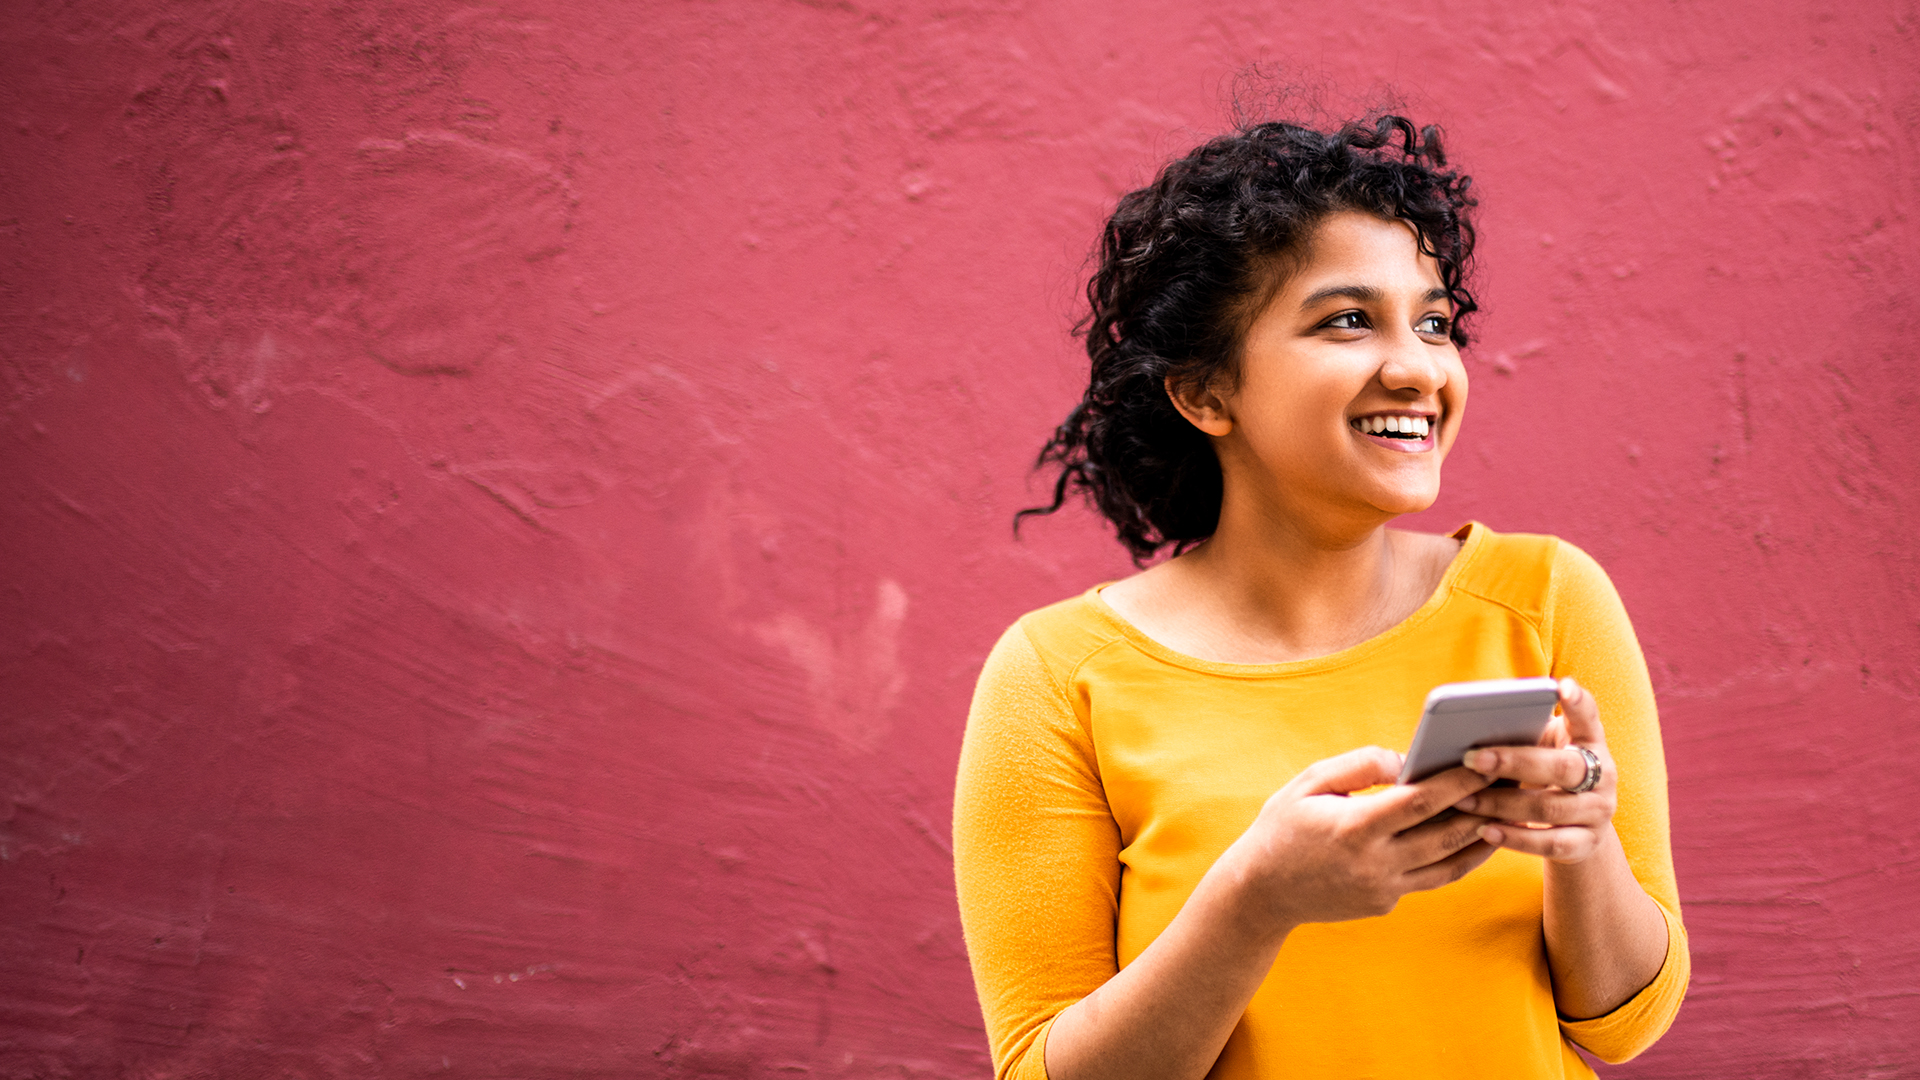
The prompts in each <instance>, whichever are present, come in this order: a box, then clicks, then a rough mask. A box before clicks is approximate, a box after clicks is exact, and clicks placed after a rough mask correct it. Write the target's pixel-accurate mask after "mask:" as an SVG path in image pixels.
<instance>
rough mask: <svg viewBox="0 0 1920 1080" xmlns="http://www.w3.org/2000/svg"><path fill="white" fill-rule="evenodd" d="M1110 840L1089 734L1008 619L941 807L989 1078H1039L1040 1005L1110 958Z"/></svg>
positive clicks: (1116, 835) (1116, 833) (1046, 1009)
mask: <svg viewBox="0 0 1920 1080" xmlns="http://www.w3.org/2000/svg"><path fill="white" fill-rule="evenodd" d="M1119 852H1120V830H1119V827H1118V826H1117V825H1115V824H1114V820H1113V815H1112V814H1111V813H1110V812H1109V810H1108V808H1107V801H1106V795H1105V792H1104V791H1103V790H1102V788H1101V786H1100V777H1099V775H1098V767H1097V766H1096V765H1095V759H1094V752H1093V743H1092V740H1091V739H1090V738H1089V736H1088V734H1087V731H1086V729H1085V728H1084V727H1083V726H1082V724H1081V721H1080V719H1079V717H1078V716H1077V715H1076V714H1075V712H1074V709H1073V707H1072V705H1071V703H1070V702H1069V699H1068V698H1067V695H1066V693H1065V692H1064V691H1063V690H1062V689H1061V687H1060V686H1059V685H1058V684H1057V683H1056V682H1055V681H1054V678H1053V676H1052V675H1051V674H1049V673H1048V671H1047V668H1046V666H1045V665H1044V664H1043V663H1042V662H1041V659H1040V655H1039V653H1038V651H1037V650H1035V648H1034V646H1033V642H1032V641H1031V640H1029V638H1028V637H1027V635H1026V632H1025V631H1024V630H1023V629H1022V628H1021V626H1020V625H1018V624H1015V625H1014V627H1013V628H1012V629H1010V630H1008V631H1007V632H1006V634H1005V635H1004V636H1002V637H1001V639H1000V642H999V644H997V645H995V646H994V649H993V652H992V654H991V655H990V656H988V658H987V663H986V667H985V669H984V670H983V671H982V672H981V675H980V682H979V685H978V687H977V689H976V690H975V691H974V697H973V707H972V709H971V710H970V711H969V712H968V715H967V733H966V738H965V740H964V742H963V743H962V744H961V750H960V771H959V779H958V782H957V784H956V787H955V792H954V806H953V857H954V870H955V875H954V876H955V882H956V885H957V888H958V892H959V900H960V921H961V925H962V927H963V928H964V929H965V931H966V938H967V956H968V957H969V958H970V959H971V960H972V963H973V977H974V985H975V986H976V987H977V988H978V990H979V993H980V1009H981V1013H982V1014H983V1016H984V1018H985V1020H986V1025H987V1038H988V1042H989V1043H990V1045H991V1047H992V1050H993V1063H994V1075H995V1077H997V1078H1010V1077H1019V1078H1022V1080H1044V1077H1045V1076H1046V1075H1047V1071H1046V1044H1047V1029H1048V1028H1049V1027H1050V1026H1051V1025H1052V1023H1053V1018H1054V1017H1055V1016H1057V1015H1059V1013H1060V1012H1061V1010H1063V1009H1065V1008H1066V1007H1067V1006H1069V1005H1072V1004H1073V1003H1074V1002H1076V1001H1079V1000H1080V999H1081V998H1083V997H1085V996H1087V995H1088V994H1090V993H1092V992H1093V991H1095V990H1097V989H1099V988H1100V986H1101V985H1103V984H1104V983H1105V982H1106V981H1107V980H1108V979H1110V978H1112V977H1113V975H1114V973H1115V972H1116V971H1117V970H1118V962H1117V960H1116V959H1115V953H1114V919H1115V915H1116V912H1117V911H1118V904H1119V892H1120V861H1119ZM1036 943H1039V944H1040V946H1041V947H1039V948H1036V947H1035V945H1036Z"/></svg>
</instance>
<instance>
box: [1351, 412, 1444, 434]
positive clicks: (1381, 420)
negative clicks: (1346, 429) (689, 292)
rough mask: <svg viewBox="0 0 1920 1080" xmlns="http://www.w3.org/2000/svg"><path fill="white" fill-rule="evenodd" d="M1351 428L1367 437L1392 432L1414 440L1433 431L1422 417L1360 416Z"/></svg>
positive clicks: (1429, 423) (1431, 426)
mask: <svg viewBox="0 0 1920 1080" xmlns="http://www.w3.org/2000/svg"><path fill="white" fill-rule="evenodd" d="M1353 427H1354V430H1356V431H1362V432H1365V433H1367V434H1369V435H1379V434H1382V433H1385V432H1389V431H1392V432H1397V433H1399V434H1402V435H1410V436H1412V437H1413V438H1415V439H1424V438H1426V437H1427V433H1428V432H1430V431H1432V430H1433V424H1432V422H1431V421H1429V420H1428V419H1427V418H1426V417H1424V416H1362V417H1359V418H1358V419H1356V420H1354V421H1353Z"/></svg>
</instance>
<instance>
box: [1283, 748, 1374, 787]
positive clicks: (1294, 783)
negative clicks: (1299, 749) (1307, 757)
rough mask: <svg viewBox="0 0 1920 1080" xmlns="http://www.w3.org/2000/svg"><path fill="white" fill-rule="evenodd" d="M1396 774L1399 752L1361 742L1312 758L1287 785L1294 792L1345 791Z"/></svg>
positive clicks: (1371, 784) (1372, 783) (1367, 785)
mask: <svg viewBox="0 0 1920 1080" xmlns="http://www.w3.org/2000/svg"><path fill="white" fill-rule="evenodd" d="M1399 775H1400V755H1399V754H1396V753H1394V752H1393V751H1391V750H1388V749H1386V748H1385V747H1380V746H1363V747H1361V748H1360V749H1358V750H1349V751H1347V752H1346V753H1344V754H1337V755H1335V756H1333V757H1330V758H1322V759H1321V760H1319V761H1316V762H1314V763H1313V764H1311V765H1309V766H1307V767H1306V768H1304V769H1302V770H1300V775H1299V776H1296V777H1294V778H1293V779H1292V780H1291V781H1289V782H1288V784H1287V788H1289V789H1292V794H1294V795H1296V796H1305V795H1345V794H1346V793H1347V792H1349V791H1358V790H1360V789H1361V788H1364V787H1372V786H1374V785H1375V784H1391V783H1393V782H1394V780H1396V779H1397V778H1398V777H1399ZM1283 790H1285V789H1283Z"/></svg>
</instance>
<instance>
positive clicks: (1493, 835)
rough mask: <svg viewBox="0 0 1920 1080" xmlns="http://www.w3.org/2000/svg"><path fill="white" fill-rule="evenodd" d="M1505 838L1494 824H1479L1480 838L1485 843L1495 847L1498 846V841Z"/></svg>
mask: <svg viewBox="0 0 1920 1080" xmlns="http://www.w3.org/2000/svg"><path fill="white" fill-rule="evenodd" d="M1506 838H1507V835H1506V834H1505V833H1503V832H1501V831H1500V830H1499V829H1498V828H1496V827H1495V826H1492V825H1482V826H1480V839H1482V840H1485V841H1486V842H1487V843H1489V844H1492V845H1494V846H1495V847H1498V846H1499V844H1500V841H1502V840H1505V839H1506Z"/></svg>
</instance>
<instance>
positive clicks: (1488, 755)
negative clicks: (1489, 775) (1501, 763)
mask: <svg viewBox="0 0 1920 1080" xmlns="http://www.w3.org/2000/svg"><path fill="white" fill-rule="evenodd" d="M1494 760H1495V758H1494V753H1493V751H1491V750H1469V751H1467V753H1466V755H1465V756H1464V757H1462V758H1461V759H1460V763H1461V764H1462V765H1465V766H1466V767H1467V768H1469V769H1472V770H1473V771H1474V772H1486V771H1487V770H1488V769H1491V768H1493V763H1494Z"/></svg>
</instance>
